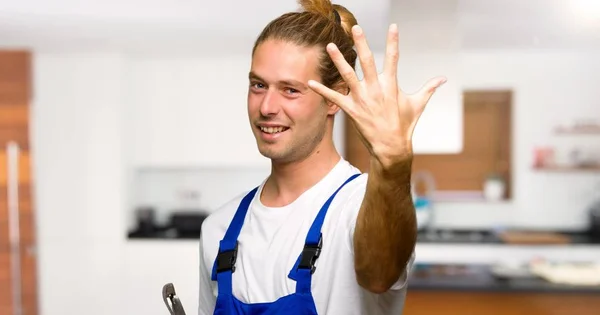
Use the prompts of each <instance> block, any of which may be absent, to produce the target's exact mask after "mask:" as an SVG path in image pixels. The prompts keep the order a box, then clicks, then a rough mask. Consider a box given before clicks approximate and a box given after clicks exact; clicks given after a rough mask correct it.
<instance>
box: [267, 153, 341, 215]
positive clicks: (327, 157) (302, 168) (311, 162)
mask: <svg viewBox="0 0 600 315" xmlns="http://www.w3.org/2000/svg"><path fill="white" fill-rule="evenodd" d="M340 159H341V156H340V154H339V153H338V152H337V150H336V149H335V146H334V145H333V142H331V143H324V144H323V145H319V146H318V147H317V148H315V150H314V151H313V152H312V153H311V154H309V155H308V156H307V157H306V158H304V159H302V160H300V161H295V162H291V163H277V162H275V161H273V162H272V163H271V175H270V176H269V178H268V179H267V181H266V182H265V186H264V187H263V192H262V195H261V200H262V203H263V204H264V205H266V206H271V207H281V206H284V205H287V204H290V203H291V202H293V201H294V200H296V199H297V198H298V197H299V196H300V195H301V194H302V193H304V192H305V191H307V190H308V189H309V188H311V187H312V186H314V185H315V184H316V183H318V182H319V181H320V180H321V179H323V177H325V175H327V174H328V173H329V172H330V171H331V170H332V169H333V167H335V165H336V164H337V163H338V162H339V161H340Z"/></svg>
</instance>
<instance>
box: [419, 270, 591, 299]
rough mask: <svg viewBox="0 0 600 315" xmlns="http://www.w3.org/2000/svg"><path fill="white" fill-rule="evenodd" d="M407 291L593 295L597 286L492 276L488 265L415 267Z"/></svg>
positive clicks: (532, 278) (530, 278) (531, 278)
mask: <svg viewBox="0 0 600 315" xmlns="http://www.w3.org/2000/svg"><path fill="white" fill-rule="evenodd" d="M408 289H409V291H410V290H421V291H422V290H434V291H478V292H485V291H487V292H507V293H511V292H530V293H575V294H583V293H593V294H596V293H597V294H600V286H571V285H562V284H554V283H551V282H548V281H546V280H544V279H541V278H537V277H533V276H532V277H526V278H513V279H502V278H498V277H495V276H494V275H493V274H492V272H491V270H490V267H489V266H487V265H449V264H447V265H444V264H415V266H414V269H413V271H412V272H411V275H410V276H409V281H408Z"/></svg>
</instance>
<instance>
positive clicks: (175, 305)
mask: <svg viewBox="0 0 600 315" xmlns="http://www.w3.org/2000/svg"><path fill="white" fill-rule="evenodd" d="M162 297H163V301H164V302H165V305H166V306H167V309H168V310H169V313H171V315H186V314H185V310H184V309H183V305H181V301H180V300H179V297H177V293H176V292H175V286H174V285H173V284H172V283H167V284H165V285H164V286H163V290H162ZM169 302H170V303H169Z"/></svg>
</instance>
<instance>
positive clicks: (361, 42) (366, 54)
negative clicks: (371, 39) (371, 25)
mask: <svg viewBox="0 0 600 315" xmlns="http://www.w3.org/2000/svg"><path fill="white" fill-rule="evenodd" d="M352 35H353V37H354V45H355V46H356V51H357V53H358V59H359V61H360V67H361V69H362V71H363V74H364V76H365V82H366V83H367V85H372V84H373V83H375V82H377V66H375V60H374V58H373V53H372V52H371V49H370V48H369V44H368V43H367V38H366V37H365V33H364V32H363V30H362V28H361V27H360V26H358V25H354V26H353V27H352Z"/></svg>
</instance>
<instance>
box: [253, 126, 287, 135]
mask: <svg viewBox="0 0 600 315" xmlns="http://www.w3.org/2000/svg"><path fill="white" fill-rule="evenodd" d="M288 129H289V128H287V127H260V130H261V131H262V132H264V133H268V134H276V133H281V132H284V131H286V130H288Z"/></svg>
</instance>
